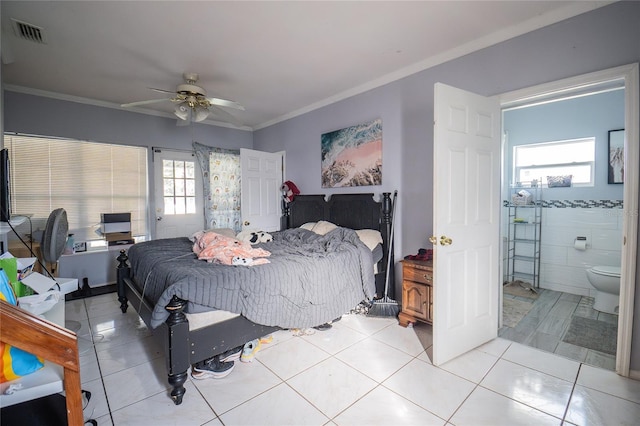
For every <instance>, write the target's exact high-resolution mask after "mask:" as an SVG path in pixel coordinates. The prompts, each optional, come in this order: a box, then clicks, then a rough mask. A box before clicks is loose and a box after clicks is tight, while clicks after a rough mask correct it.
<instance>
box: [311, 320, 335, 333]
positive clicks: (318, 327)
mask: <svg viewBox="0 0 640 426" xmlns="http://www.w3.org/2000/svg"><path fill="white" fill-rule="evenodd" d="M331 327H333V326H332V325H331V323H328V322H325V323H324V324H320V325H316V326H315V327H313V328H315V329H316V330H320V331H325V330H328V329H330V328H331Z"/></svg>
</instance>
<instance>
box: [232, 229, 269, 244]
mask: <svg viewBox="0 0 640 426" xmlns="http://www.w3.org/2000/svg"><path fill="white" fill-rule="evenodd" d="M236 238H237V239H238V240H240V241H246V242H248V243H250V244H258V243H268V242H269V241H273V236H272V235H271V234H269V233H267V232H264V231H241V232H239V233H238V235H236Z"/></svg>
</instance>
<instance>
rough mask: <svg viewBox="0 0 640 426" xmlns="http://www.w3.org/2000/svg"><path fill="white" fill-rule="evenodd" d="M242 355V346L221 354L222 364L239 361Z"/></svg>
mask: <svg viewBox="0 0 640 426" xmlns="http://www.w3.org/2000/svg"><path fill="white" fill-rule="evenodd" d="M240 354H242V346H238V347H235V348H233V349H229V350H228V351H226V352H223V353H221V354H220V361H221V362H231V361H237V360H239V359H240Z"/></svg>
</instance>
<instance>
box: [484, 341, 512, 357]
mask: <svg viewBox="0 0 640 426" xmlns="http://www.w3.org/2000/svg"><path fill="white" fill-rule="evenodd" d="M511 344H512V342H511V341H510V340H506V339H502V338H500V337H497V338H495V339H493V340H490V341H488V342H487V343H485V344H484V345H481V346H478V348H477V349H478V350H479V351H482V352H486V353H488V354H489V355H494V356H497V357H501V356H502V354H504V352H505V351H506V350H507V349H508V348H509V346H511Z"/></svg>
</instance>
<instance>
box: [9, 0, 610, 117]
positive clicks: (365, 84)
mask: <svg viewBox="0 0 640 426" xmlns="http://www.w3.org/2000/svg"><path fill="white" fill-rule="evenodd" d="M608 3H610V2H591V1H497V2H490V1H409V2H403V1H371V2H370V1H353V2H346V1H316V2H307V1H295V2H284V1H256V2H248V1H164V2H157V1H82V2H80V1H43V2H37V1H5V0H3V1H2V2H1V14H2V15H1V18H2V60H3V68H2V78H3V82H4V85H5V89H7V90H13V91H20V92H26V93H35V94H40V95H45V96H52V97H57V98H61V99H71V100H77V101H81V102H89V103H95V104H99V105H106V106H111V107H115V108H120V107H119V105H120V104H123V103H128V102H134V101H141V100H147V99H155V98H161V97H163V95H162V94H160V93H157V92H154V91H152V90H149V88H150V87H154V88H160V89H166V90H175V87H176V85H177V84H180V83H182V74H183V72H185V71H190V72H197V73H199V74H200V80H199V85H201V86H202V87H204V88H205V89H206V90H207V92H208V95H209V96H215V97H219V98H224V99H230V100H234V101H236V102H239V103H240V104H242V105H244V106H245V108H246V111H235V110H229V111H230V112H232V113H233V114H234V115H235V116H236V117H237V118H238V120H239V121H241V122H242V123H243V124H244V125H245V126H247V127H249V128H252V129H258V128H262V127H265V126H267V125H270V124H273V123H276V122H278V121H281V120H283V119H286V118H290V117H294V116H296V115H299V114H301V113H304V112H307V111H310V110H313V109H315V108H318V107H320V106H323V105H327V104H330V103H332V102H335V101H337V100H340V99H344V98H345V97H347V96H351V95H354V94H357V93H360V92H363V91H365V90H368V89H371V88H374V87H377V86H380V85H382V84H385V83H388V82H390V81H394V80H396V79H398V78H402V77H404V76H406V75H409V74H412V73H415V72H417V71H420V70H423V69H426V68H428V67H430V66H433V65H436V64H439V63H442V62H445V61H447V60H450V59H453V58H456V57H459V56H462V55H464V54H467V53H469V52H472V51H475V50H478V49H480V48H483V47H486V46H489V45H492V44H495V43H497V42H500V41H503V40H506V39H508V38H511V37H514V36H517V35H520V34H523V33H526V32H528V31H531V30H534V29H537V28H540V27H543V26H545V25H549V24H551V23H554V22H558V21H560V20H563V19H566V18H568V17H571V16H575V15H577V14H580V13H584V12H586V11H589V10H592V9H595V8H597V7H601V6H603V5H604V4H608ZM12 18H13V19H17V20H20V21H23V22H26V23H28V24H32V25H35V26H38V27H41V28H42V29H43V31H44V36H45V41H46V44H37V43H34V42H31V41H25V40H22V39H19V38H17V37H16V36H15V34H14V31H13V29H12V26H11V19H12ZM144 108H145V109H142V107H137V108H136V109H135V110H136V111H143V112H147V113H152V114H157V115H166V116H171V111H172V108H173V106H172V104H171V103H170V102H163V103H158V104H152V105H148V106H145V107H144Z"/></svg>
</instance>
